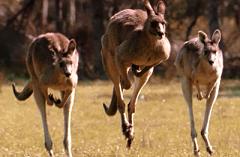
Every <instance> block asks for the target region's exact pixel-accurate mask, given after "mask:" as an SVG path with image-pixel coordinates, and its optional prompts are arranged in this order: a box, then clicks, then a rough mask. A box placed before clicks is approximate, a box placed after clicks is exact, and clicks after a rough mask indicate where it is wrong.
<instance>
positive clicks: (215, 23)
mask: <svg viewBox="0 0 240 157" xmlns="http://www.w3.org/2000/svg"><path fill="white" fill-rule="evenodd" d="M219 3H220V2H219V0H209V1H208V19H209V20H208V25H209V31H210V34H212V33H213V32H214V31H215V29H220V20H219ZM219 46H220V48H221V49H223V48H224V44H223V38H222V40H221V42H220V45H219Z"/></svg>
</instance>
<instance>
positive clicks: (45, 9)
mask: <svg viewBox="0 0 240 157" xmlns="http://www.w3.org/2000/svg"><path fill="white" fill-rule="evenodd" d="M47 23H48V0H42V22H41V25H42V30H41V31H42V32H45V31H46V26H47Z"/></svg>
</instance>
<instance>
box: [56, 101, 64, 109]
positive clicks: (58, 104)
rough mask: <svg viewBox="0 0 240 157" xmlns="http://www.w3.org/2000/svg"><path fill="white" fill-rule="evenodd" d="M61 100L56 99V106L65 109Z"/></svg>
mask: <svg viewBox="0 0 240 157" xmlns="http://www.w3.org/2000/svg"><path fill="white" fill-rule="evenodd" d="M61 102H62V101H61V100H60V99H56V100H55V105H56V106H57V107H58V108H63V105H62V104H61Z"/></svg>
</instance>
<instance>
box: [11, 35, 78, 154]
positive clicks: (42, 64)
mask: <svg viewBox="0 0 240 157" xmlns="http://www.w3.org/2000/svg"><path fill="white" fill-rule="evenodd" d="M78 59H79V55H78V52H77V50H76V42H75V40H74V39H71V40H69V39H68V38H67V37H65V36H64V35H62V34H60V33H46V34H42V35H40V36H38V37H37V38H36V39H35V40H34V41H33V42H32V43H31V44H30V47H29V51H28V54H27V57H26V66H27V70H28V73H29V75H30V80H29V81H28V82H27V84H26V85H25V87H24V89H23V90H22V91H21V92H18V91H17V90H16V88H15V84H13V85H12V87H13V93H14V95H15V97H16V98H17V99H18V100H21V101H23V100H26V99H27V98H29V97H30V96H31V95H32V93H33V94H34V98H35V101H36V103H37V106H38V108H39V110H40V113H41V117H42V124H43V130H44V137H45V148H46V150H47V151H48V153H49V156H51V157H52V156H54V153H53V150H52V140H51V136H50V134H49V131H48V125H47V115H46V105H45V102H47V104H48V105H53V104H55V105H56V106H58V107H60V108H63V112H64V140H63V144H64V148H65V152H66V154H67V156H68V157H72V153H71V124H70V122H71V112H72V107H73V103H74V96H75V89H76V86H77V82H78V76H77V69H78ZM48 88H51V89H54V90H59V91H60V92H61V98H62V100H60V99H57V98H55V97H53V95H52V94H48Z"/></svg>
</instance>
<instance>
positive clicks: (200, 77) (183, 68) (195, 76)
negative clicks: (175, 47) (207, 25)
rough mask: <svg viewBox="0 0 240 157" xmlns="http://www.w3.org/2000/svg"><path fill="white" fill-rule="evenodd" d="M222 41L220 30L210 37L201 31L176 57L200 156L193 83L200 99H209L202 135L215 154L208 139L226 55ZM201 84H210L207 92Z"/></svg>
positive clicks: (207, 85) (186, 43) (195, 146)
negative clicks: (194, 112)
mask: <svg viewBox="0 0 240 157" xmlns="http://www.w3.org/2000/svg"><path fill="white" fill-rule="evenodd" d="M220 40H221V32H220V30H218V29H217V30H215V31H214V33H213V35H212V38H211V39H209V38H208V36H207V34H206V33H204V32H202V31H199V32H198V38H193V39H191V40H189V41H187V42H185V44H184V45H183V47H182V48H181V50H180V52H179V53H178V55H177V57H176V60H175V65H176V68H177V71H178V73H179V75H180V76H181V84H182V92H183V96H184V98H185V100H186V103H187V105H188V109H189V117H190V122H191V123H190V124H191V137H192V141H193V149H194V154H195V155H196V156H199V155H200V151H199V147H198V143H197V133H196V129H195V123H194V115H193V109H192V86H193V85H195V86H196V89H197V99H198V100H202V99H203V98H204V99H206V111H205V116H204V121H203V126H202V131H201V135H202V138H203V140H204V142H205V144H206V148H207V152H208V153H209V154H210V155H212V153H213V148H212V146H211V144H210V141H209V139H208V128H209V121H210V117H211V112H212V108H213V105H214V103H215V101H216V98H217V95H218V91H219V86H220V81H221V75H222V71H223V54H222V51H221V49H220V48H219V42H220ZM200 85H204V86H206V93H205V94H204V95H203V93H202V92H201V89H200Z"/></svg>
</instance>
